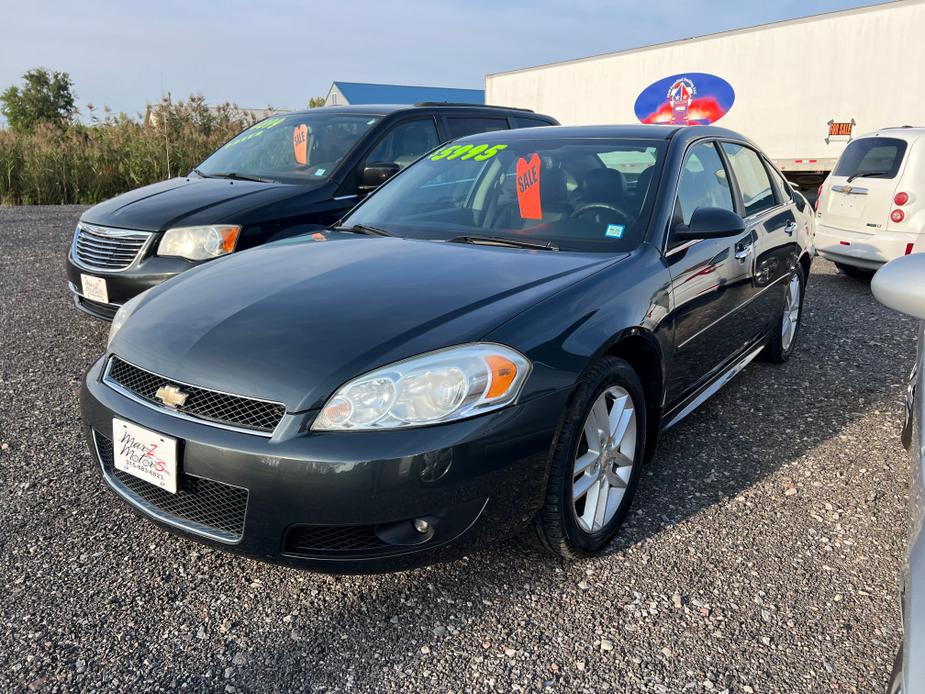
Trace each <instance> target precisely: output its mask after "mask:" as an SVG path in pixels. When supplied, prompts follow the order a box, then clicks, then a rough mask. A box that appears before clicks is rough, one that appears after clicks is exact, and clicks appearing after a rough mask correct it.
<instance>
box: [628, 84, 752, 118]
mask: <svg viewBox="0 0 925 694" xmlns="http://www.w3.org/2000/svg"><path fill="white" fill-rule="evenodd" d="M735 98H736V95H735V90H733V88H732V85H731V84H729V82H727V81H726V80H724V79H723V78H722V77H717V76H716V75H711V74H709V73H706V72H682V73H681V74H678V75H671V77H664V78H662V79H660V80H659V81H658V82H653V83H652V84H650V85H649V86H648V87H646V88H645V89H643V90H642V91H641V92H640V93H639V96H638V97H636V105H635V106H634V110H635V111H636V117H637V118H638V119H639V121H640V122H641V123H668V124H673V125H709V124H710V123H715V122H716V121H718V120H719V119H720V118H722V117H723V116H724V115H726V113H727V112H728V111H729V109H731V108H732V104H733V102H735Z"/></svg>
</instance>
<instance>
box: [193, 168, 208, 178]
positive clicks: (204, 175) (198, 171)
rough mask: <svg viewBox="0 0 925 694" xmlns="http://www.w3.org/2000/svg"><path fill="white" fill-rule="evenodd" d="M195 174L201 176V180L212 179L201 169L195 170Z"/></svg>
mask: <svg viewBox="0 0 925 694" xmlns="http://www.w3.org/2000/svg"><path fill="white" fill-rule="evenodd" d="M193 173H194V174H196V175H197V176H199V178H210V176H208V175H207V174H204V173H202V171H200V170H199V169H193Z"/></svg>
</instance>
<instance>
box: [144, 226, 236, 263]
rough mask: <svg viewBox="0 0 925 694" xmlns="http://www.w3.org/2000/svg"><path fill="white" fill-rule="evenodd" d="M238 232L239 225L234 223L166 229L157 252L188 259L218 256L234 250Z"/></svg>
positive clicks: (205, 258)
mask: <svg viewBox="0 0 925 694" xmlns="http://www.w3.org/2000/svg"><path fill="white" fill-rule="evenodd" d="M240 233H241V227H239V226H236V225H214V226H201V227H177V228H176V229H168V230H167V232H166V233H165V234H164V236H163V237H162V238H161V242H160V245H158V247H157V254H158V255H171V256H179V257H180V258H187V259H188V260H210V259H212V258H218V257H219V256H221V255H226V254H228V253H231V252H232V251H233V250H234V247H235V245H237V243H238V236H239V235H240Z"/></svg>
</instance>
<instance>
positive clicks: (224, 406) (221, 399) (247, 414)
mask: <svg viewBox="0 0 925 694" xmlns="http://www.w3.org/2000/svg"><path fill="white" fill-rule="evenodd" d="M104 380H105V381H107V382H110V383H115V384H117V385H119V386H121V387H122V388H123V389H125V390H128V391H130V392H132V393H134V394H135V395H136V396H138V397H139V398H142V399H143V400H146V401H147V402H149V403H151V404H152V405H154V406H156V407H159V408H163V407H166V406H165V405H164V403H162V402H161V401H160V400H158V399H157V397H156V395H155V394H156V393H157V391H158V389H159V388H161V387H162V386H166V385H175V386H178V387H179V388H180V389H181V390H182V391H183V392H185V393H186V395H187V398H186V402H184V403H183V404H182V405H181V406H179V407H177V408H176V409H175V410H172V411H173V412H176V413H178V414H182V415H186V416H187V417H193V418H195V419H205V420H208V421H210V422H216V423H218V424H224V425H227V426H231V427H235V428H241V429H248V430H253V431H258V432H265V433H268V434H269V433H272V431H273V430H274V429H276V425H277V424H279V422H280V420H281V419H282V418H283V415H284V414H286V408H285V406H284V405H282V404H280V403H278V402H269V401H266V400H255V399H253V398H246V397H242V396H240V395H229V394H227V393H222V392H219V391H215V390H208V389H206V388H197V387H195V386H190V385H186V384H181V383H177V382H176V381H172V380H171V379H169V378H166V377H164V376H158V375H157V374H153V373H151V372H150V371H145V370H144V369H141V368H139V367H137V366H135V365H133V364H129V363H128V362H126V361H122V360H121V359H119V357H113V358H112V360H111V361H110V363H109V367H108V369H107V371H106V374H105V377H104Z"/></svg>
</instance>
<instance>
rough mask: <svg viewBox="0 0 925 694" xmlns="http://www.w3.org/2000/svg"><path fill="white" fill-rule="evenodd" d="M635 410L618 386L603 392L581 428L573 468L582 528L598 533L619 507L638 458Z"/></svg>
mask: <svg viewBox="0 0 925 694" xmlns="http://www.w3.org/2000/svg"><path fill="white" fill-rule="evenodd" d="M636 438H637V437H636V410H635V406H634V404H633V399H632V397H630V394H629V393H628V392H627V391H626V390H624V389H623V388H621V387H619V386H612V387H610V388H608V389H607V390H605V391H604V392H603V393H601V394H600V395H599V396H598V398H597V400H595V401H594V405H593V406H592V407H591V411H590V412H589V413H588V416H587V419H586V420H585V423H584V426H583V427H582V434H581V439H580V441H579V444H578V451H577V454H576V456H575V465H574V467H573V470H572V503H573V509H574V511H575V517H576V518H577V520H578V525H579V527H580V528H581V529H582V530H583V531H584V532H586V533H595V532H597V531H599V530H600V529H601V528H603V527H604V526H606V525H607V524H608V523H609V522H610V521H611V520H612V519H613V517H614V515H615V514H616V513H617V509H618V508H620V502H621V501H622V500H623V497H624V495H625V493H626V487H627V485H628V484H629V481H630V477H631V474H632V471H633V461H634V460H635V458H636Z"/></svg>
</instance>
